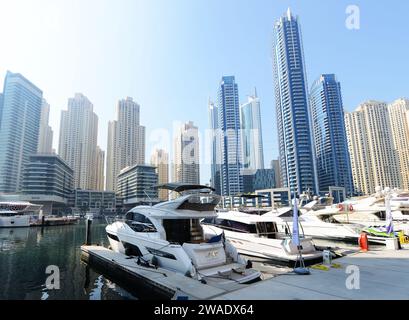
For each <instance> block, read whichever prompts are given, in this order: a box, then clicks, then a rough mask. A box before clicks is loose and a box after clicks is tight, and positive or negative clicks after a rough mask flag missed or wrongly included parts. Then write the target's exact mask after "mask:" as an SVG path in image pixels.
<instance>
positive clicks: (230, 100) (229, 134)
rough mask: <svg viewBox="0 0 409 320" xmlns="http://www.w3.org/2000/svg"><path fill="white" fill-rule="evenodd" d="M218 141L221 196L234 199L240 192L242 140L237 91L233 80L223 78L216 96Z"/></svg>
mask: <svg viewBox="0 0 409 320" xmlns="http://www.w3.org/2000/svg"><path fill="white" fill-rule="evenodd" d="M216 106H217V113H218V118H217V125H218V134H217V137H218V138H217V139H218V142H219V143H220V146H219V147H218V148H217V152H220V157H219V156H218V155H217V156H216V157H215V159H216V161H218V159H220V166H219V168H220V194H221V195H222V196H235V195H237V194H238V193H241V192H243V177H242V175H241V142H240V140H241V137H240V104H239V90H238V86H237V83H236V81H235V78H234V76H229V77H223V78H222V80H221V82H220V86H219V90H218V94H217V104H216Z"/></svg>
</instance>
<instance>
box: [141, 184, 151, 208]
mask: <svg viewBox="0 0 409 320" xmlns="http://www.w3.org/2000/svg"><path fill="white" fill-rule="evenodd" d="M148 189H150V188H148ZM143 193H144V194H145V195H146V196H147V197H148V199H149V205H150V206H151V207H152V206H153V201H152V198H151V197H150V196H149V194H148V193H147V192H146V189H144V190H143Z"/></svg>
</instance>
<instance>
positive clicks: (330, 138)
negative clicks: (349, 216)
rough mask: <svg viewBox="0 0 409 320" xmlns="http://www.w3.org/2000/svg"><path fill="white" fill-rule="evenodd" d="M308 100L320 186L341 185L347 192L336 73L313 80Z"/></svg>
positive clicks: (347, 162) (349, 179) (345, 148)
mask: <svg viewBox="0 0 409 320" xmlns="http://www.w3.org/2000/svg"><path fill="white" fill-rule="evenodd" d="M310 102H311V116H312V128H313V133H314V146H315V155H316V159H317V176H318V182H319V190H320V191H321V192H328V191H329V188H330V187H344V188H345V190H346V192H347V194H352V192H353V186H352V172H351V163H350V159H349V152H348V142H347V137H346V132H345V121H344V109H343V105H342V96H341V85H340V83H339V82H338V81H337V80H336V78H335V75H333V74H324V75H321V76H320V77H319V78H318V79H317V80H316V81H315V82H314V84H313V85H312V88H311V92H310Z"/></svg>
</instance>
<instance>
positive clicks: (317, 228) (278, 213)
mask: <svg viewBox="0 0 409 320" xmlns="http://www.w3.org/2000/svg"><path fill="white" fill-rule="evenodd" d="M292 212H293V209H292V208H291V207H285V208H278V209H274V210H272V211H270V212H268V213H266V214H264V215H263V217H264V218H265V219H269V220H270V221H273V222H275V223H276V224H277V228H278V232H279V233H281V234H284V235H288V234H290V232H291V230H292V223H293V218H292ZM300 214H301V215H300V216H299V223H300V232H301V233H302V234H303V235H304V236H307V237H311V238H313V239H325V240H334V241H345V242H351V241H352V242H356V241H358V238H359V236H360V234H361V231H362V229H363V228H364V226H362V225H359V224H352V223H350V224H342V223H339V222H338V221H337V220H335V219H334V218H333V215H332V213H329V212H326V211H324V210H321V211H320V212H315V211H312V210H304V209H303V208H300Z"/></svg>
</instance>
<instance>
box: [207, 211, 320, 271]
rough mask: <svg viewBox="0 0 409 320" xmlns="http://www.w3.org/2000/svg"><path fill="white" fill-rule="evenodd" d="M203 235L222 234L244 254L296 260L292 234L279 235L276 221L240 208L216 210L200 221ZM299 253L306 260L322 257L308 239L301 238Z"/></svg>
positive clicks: (290, 260) (279, 259) (290, 261)
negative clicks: (216, 212) (215, 212)
mask: <svg viewBox="0 0 409 320" xmlns="http://www.w3.org/2000/svg"><path fill="white" fill-rule="evenodd" d="M202 227H203V230H204V233H205V237H207V238H211V237H213V236H215V235H221V234H224V236H225V237H226V238H227V239H228V240H229V241H230V242H231V243H232V244H233V245H234V246H235V247H236V248H237V250H238V252H239V253H241V254H244V255H248V256H254V257H260V258H266V259H269V260H271V261H274V262H279V263H285V264H287V265H293V264H294V263H295V262H296V261H297V260H298V254H299V252H298V247H297V246H296V245H294V243H293V240H292V237H289V236H285V237H281V236H280V235H279V232H278V226H277V223H276V222H274V221H271V219H269V218H268V217H264V216H259V215H256V214H247V213H244V212H240V211H229V212H219V213H218V215H217V217H209V218H206V219H204V220H203V221H202ZM300 244H301V247H302V250H301V252H302V256H303V258H304V260H305V261H306V262H308V261H312V260H314V261H317V260H322V252H321V251H318V250H316V248H315V246H314V243H313V242H312V239H311V238H307V237H301V238H300Z"/></svg>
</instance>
